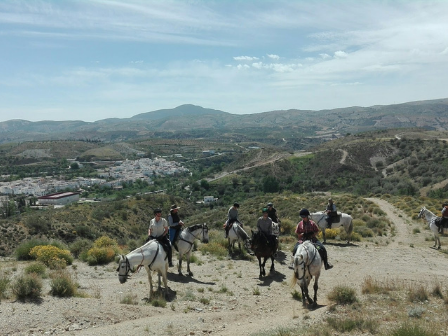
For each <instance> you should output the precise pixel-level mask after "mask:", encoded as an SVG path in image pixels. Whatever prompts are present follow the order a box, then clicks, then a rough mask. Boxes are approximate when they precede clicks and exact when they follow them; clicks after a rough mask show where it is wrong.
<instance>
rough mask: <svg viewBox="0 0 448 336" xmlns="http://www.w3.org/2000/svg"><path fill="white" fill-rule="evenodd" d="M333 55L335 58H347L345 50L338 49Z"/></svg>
mask: <svg viewBox="0 0 448 336" xmlns="http://www.w3.org/2000/svg"><path fill="white" fill-rule="evenodd" d="M334 57H335V58H347V57H348V54H347V53H346V52H345V51H341V50H339V51H336V52H335V53H334Z"/></svg>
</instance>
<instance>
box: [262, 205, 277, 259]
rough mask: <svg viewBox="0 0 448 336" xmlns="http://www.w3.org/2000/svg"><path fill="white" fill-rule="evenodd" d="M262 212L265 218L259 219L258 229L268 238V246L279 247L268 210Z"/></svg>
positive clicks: (264, 209)
mask: <svg viewBox="0 0 448 336" xmlns="http://www.w3.org/2000/svg"><path fill="white" fill-rule="evenodd" d="M261 211H262V213H263V216H261V217H260V218H258V221H257V229H258V231H259V232H261V233H262V234H263V235H264V236H265V237H266V240H267V243H268V244H273V245H274V246H277V237H276V236H275V235H273V234H272V219H271V218H270V217H268V209H267V208H263V209H262V210H261ZM274 256H275V255H274Z"/></svg>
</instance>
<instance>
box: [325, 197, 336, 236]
mask: <svg viewBox="0 0 448 336" xmlns="http://www.w3.org/2000/svg"><path fill="white" fill-rule="evenodd" d="M325 212H326V213H327V217H325V220H326V221H327V229H331V225H332V224H333V218H334V217H337V215H338V210H337V209H336V204H334V203H333V199H331V198H329V199H328V204H327V208H326V209H325Z"/></svg>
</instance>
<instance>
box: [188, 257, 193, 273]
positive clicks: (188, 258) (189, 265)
mask: <svg viewBox="0 0 448 336" xmlns="http://www.w3.org/2000/svg"><path fill="white" fill-rule="evenodd" d="M190 254H191V251H188V253H187V272H188V275H189V276H193V272H192V271H190Z"/></svg>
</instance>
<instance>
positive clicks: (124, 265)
mask: <svg viewBox="0 0 448 336" xmlns="http://www.w3.org/2000/svg"><path fill="white" fill-rule="evenodd" d="M142 266H143V267H145V270H146V272H147V273H148V281H149V290H150V291H149V298H151V296H152V294H153V286H152V277H151V272H157V273H158V276H159V287H158V288H159V290H160V288H161V287H160V278H161V277H163V284H164V286H165V298H166V292H167V290H168V286H167V272H168V260H167V255H166V253H165V250H164V249H163V246H162V245H161V244H160V243H159V242H157V240H150V241H149V242H147V243H146V244H145V245H143V246H141V247H139V248H137V249H135V250H134V251H132V252H129V253H128V254H126V255H121V257H120V260H119V261H118V268H117V272H118V280H120V283H125V282H126V280H127V279H129V278H130V277H131V276H130V275H129V272H132V273H135V272H138V271H139V270H140V268H141V267H142Z"/></svg>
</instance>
